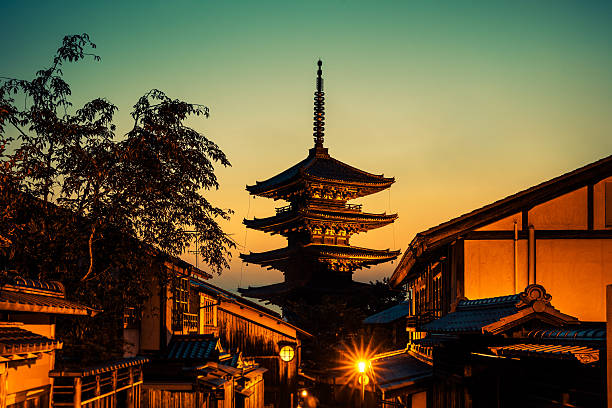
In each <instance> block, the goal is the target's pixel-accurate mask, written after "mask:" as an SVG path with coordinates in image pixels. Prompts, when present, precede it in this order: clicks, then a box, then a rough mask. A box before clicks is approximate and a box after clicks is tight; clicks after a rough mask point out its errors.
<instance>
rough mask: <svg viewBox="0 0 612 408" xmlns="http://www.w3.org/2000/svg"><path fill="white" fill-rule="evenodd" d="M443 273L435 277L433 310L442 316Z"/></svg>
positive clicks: (436, 314)
mask: <svg viewBox="0 0 612 408" xmlns="http://www.w3.org/2000/svg"><path fill="white" fill-rule="evenodd" d="M441 277H442V274H438V275H436V276H434V278H433V310H434V315H435V316H436V317H441V316H442V279H441Z"/></svg>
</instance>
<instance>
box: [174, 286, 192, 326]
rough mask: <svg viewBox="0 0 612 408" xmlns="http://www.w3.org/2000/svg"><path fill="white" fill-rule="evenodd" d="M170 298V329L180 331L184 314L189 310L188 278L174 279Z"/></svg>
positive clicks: (183, 321)
mask: <svg viewBox="0 0 612 408" xmlns="http://www.w3.org/2000/svg"><path fill="white" fill-rule="evenodd" d="M172 298H173V302H172V330H173V331H180V332H182V331H183V325H184V323H185V314H188V312H189V278H178V279H177V280H176V282H175V284H174V288H173V291H172Z"/></svg>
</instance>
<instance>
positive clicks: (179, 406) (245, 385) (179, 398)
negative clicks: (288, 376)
mask: <svg viewBox="0 0 612 408" xmlns="http://www.w3.org/2000/svg"><path fill="white" fill-rule="evenodd" d="M265 371H266V369H265V368H261V367H259V365H258V364H256V363H254V362H253V361H244V360H243V359H242V358H241V353H238V352H236V353H229V352H227V351H225V350H224V349H223V347H222V346H221V343H220V341H219V338H218V337H216V336H214V335H212V334H206V335H194V334H190V335H175V336H173V337H172V340H171V341H170V344H169V345H168V347H167V349H166V351H164V352H163V353H161V354H160V355H158V356H157V357H156V358H154V359H153V361H152V363H151V364H150V365H149V366H148V367H147V372H146V376H147V380H146V383H145V386H144V390H143V396H142V402H143V406H145V407H149V408H170V407H172V408H175V407H176V408H234V407H245V408H246V407H250V408H263V407H264V379H263V373H264V372H265Z"/></svg>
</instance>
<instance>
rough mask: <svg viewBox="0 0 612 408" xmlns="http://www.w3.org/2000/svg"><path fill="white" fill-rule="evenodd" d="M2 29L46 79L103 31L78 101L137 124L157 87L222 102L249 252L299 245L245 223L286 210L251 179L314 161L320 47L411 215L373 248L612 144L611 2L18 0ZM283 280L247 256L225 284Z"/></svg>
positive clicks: (347, 120) (377, 237) (358, 133)
mask: <svg viewBox="0 0 612 408" xmlns="http://www.w3.org/2000/svg"><path fill="white" fill-rule="evenodd" d="M0 22H1V24H0V38H1V40H0V41H1V50H2V53H1V57H0V76H8V77H20V78H31V77H32V76H33V74H34V72H35V71H36V70H38V69H40V68H42V67H45V66H47V65H48V64H49V61H50V59H51V57H52V54H53V52H54V50H55V49H56V48H57V47H58V46H59V43H60V41H61V39H62V37H63V36H64V35H65V34H73V33H82V32H87V33H89V34H90V36H91V37H92V39H93V41H94V42H95V43H96V44H97V45H98V48H97V50H96V52H97V53H98V54H99V55H100V56H101V57H102V61H101V62H100V63H95V62H86V63H79V64H75V65H71V66H68V67H67V68H66V69H65V71H64V72H65V76H66V78H67V80H68V81H69V82H70V83H71V85H72V87H73V93H74V101H75V102H76V103H77V104H78V103H82V102H84V101H86V100H88V99H92V98H95V97H106V98H107V99H109V100H110V101H112V102H113V103H114V104H116V105H117V106H119V108H120V110H119V112H118V116H117V119H118V125H119V129H120V130H126V129H127V126H128V124H129V112H130V107H131V106H132V105H133V104H134V103H135V102H136V100H137V98H138V97H139V96H141V95H142V94H143V93H144V92H146V91H147V90H149V89H151V88H158V89H161V90H163V91H165V92H166V93H168V94H169V95H170V96H171V97H176V98H182V99H184V100H187V101H190V102H197V103H202V104H205V105H207V106H209V107H210V109H211V117H210V119H199V120H197V121H194V122H193V125H194V127H196V128H197V129H199V130H201V131H203V132H204V133H205V134H206V135H207V136H208V137H210V138H211V139H213V140H214V141H215V142H217V143H218V144H219V145H220V146H221V147H222V149H223V150H224V151H225V152H226V154H227V155H228V157H229V159H230V161H231V162H232V164H233V166H232V167H231V168H228V169H220V170H219V173H218V174H219V176H220V181H221V189H220V190H219V191H216V192H211V193H210V194H209V196H210V198H211V200H212V201H214V202H215V204H217V205H219V206H222V207H228V208H231V209H233V210H234V211H235V215H234V217H233V219H232V221H231V222H229V223H226V224H224V227H225V229H226V230H227V232H229V233H231V234H233V237H234V238H235V240H236V241H237V242H238V244H239V245H241V246H243V245H244V244H245V242H246V249H247V250H252V251H262V250H268V249H274V248H277V247H280V246H283V245H284V242H285V241H284V240H283V239H282V238H279V237H276V236H275V237H270V236H267V235H265V234H263V233H259V232H255V231H249V232H248V233H246V234H245V232H246V231H245V228H244V226H243V225H242V224H241V221H242V219H243V218H244V217H246V216H247V215H248V216H249V217H253V216H258V217H263V216H266V215H270V214H272V211H273V208H274V207H275V206H281V205H283V204H284V203H278V202H276V203H274V202H273V201H271V200H265V199H256V200H252V199H249V197H248V194H247V193H246V191H245V190H244V187H245V185H246V184H253V183H254V182H255V181H256V180H263V179H265V178H267V177H269V176H272V175H274V174H276V173H278V172H280V171H282V170H284V169H285V168H287V167H289V166H290V165H293V164H294V163H296V162H297V161H299V160H301V159H302V158H304V157H305V155H306V154H307V149H308V148H310V147H311V145H312V136H311V134H312V131H311V128H312V96H313V91H314V78H315V69H316V67H315V62H316V60H317V59H318V58H319V57H320V58H322V59H323V62H324V65H323V69H324V78H325V91H326V97H327V105H326V107H327V126H326V145H327V147H329V148H330V153H331V154H332V155H333V156H334V157H336V158H338V159H340V160H342V161H345V162H348V163H349V164H351V165H354V166H356V167H359V168H361V169H363V170H367V171H371V172H373V173H384V174H385V175H386V176H394V177H395V178H396V180H397V182H396V184H395V185H394V186H393V187H392V189H391V193H388V192H384V193H379V194H378V195H375V196H372V197H370V198H366V199H363V200H358V201H357V202H358V203H363V204H365V206H364V209H367V210H370V211H373V212H380V211H389V210H391V211H393V212H398V213H399V215H400V219H399V220H398V221H397V222H396V224H395V225H394V226H393V227H391V226H389V227H386V228H383V229H381V230H378V231H373V232H369V233H368V234H363V236H357V237H354V238H353V240H352V242H353V243H354V244H356V245H362V246H370V247H375V248H382V249H384V248H398V249H402V250H405V249H406V247H407V245H408V243H409V241H410V240H411V239H412V238H413V237H414V235H415V234H416V233H417V232H418V231H421V230H423V229H426V228H428V227H430V226H433V225H435V224H438V223H440V222H443V221H445V220H447V219H449V218H452V217H455V216H457V215H460V214H462V213H465V212H467V211H470V210H472V209H474V208H476V207H479V206H482V205H484V204H487V203H489V202H491V201H494V200H497V199H499V198H502V197H504V196H507V195H509V194H512V193H515V192H516V191H518V190H521V189H524V188H527V187H529V186H531V185H534V184H537V183H539V182H541V181H544V180H546V179H549V178H552V177H554V176H557V175H559V174H562V173H564V172H566V171H570V170H573V169H574V168H576V167H579V166H582V165H584V164H587V163H589V162H592V161H595V160H597V159H599V158H602V157H605V156H608V155H610V154H612V137H611V136H612V121H611V118H612V24H611V22H612V3H610V2H606V3H604V2H595V1H589V2H584V1H583V2H580V1H554V2H553V1H512V2H504V3H497V2H493V1H482V2H473V1H472V2H439V1H431V2H409V1H403V2H399V1H398V2H390V1H387V2H385V1H378V2H371V1H368V2H359V1H320V2H315V1H311V2H307V3H306V2H286V1H278V2H235V1H233V2H229V1H228V2H205V1H192V2H182V1H176V2H168V1H164V2H160V1H146V2H118V1H117V2H110V1H108V2H98V3H94V2H89V1H78V2H77V1H74V2H68V1H65V2H60V1H58V2H48V1H44V2H43V1H41V2H31V1H15V2H10V1H5V0H0ZM245 237H246V239H245ZM187 259H191V260H192V261H193V257H192V256H187ZM394 266H395V264H394V265H391V264H388V265H383V266H379V267H376V268H372V269H370V270H365V271H360V272H357V273H356V275H355V278H356V279H357V280H363V281H367V280H372V279H380V278H382V277H383V276H388V275H390V273H391V271H392V270H393V268H394ZM281 279H282V275H281V274H280V273H279V272H275V271H267V270H262V269H260V268H259V267H258V266H255V265H249V266H248V267H247V266H244V265H242V264H241V262H240V260H239V259H238V257H237V254H236V256H234V260H233V261H232V268H231V270H229V271H226V272H225V273H224V274H223V276H221V277H219V278H215V280H214V281H213V283H215V282H216V283H217V284H219V285H221V286H223V287H226V288H228V289H230V290H235V289H236V287H238V285H240V284H241V285H242V286H248V285H259V284H264V283H272V282H276V281H280V280H281Z"/></svg>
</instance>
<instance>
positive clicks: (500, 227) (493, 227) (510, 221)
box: [475, 213, 523, 231]
mask: <svg viewBox="0 0 612 408" xmlns="http://www.w3.org/2000/svg"><path fill="white" fill-rule="evenodd" d="M515 222H516V225H517V227H518V230H519V231H520V230H521V226H522V223H523V215H522V214H521V213H516V214H514V215H511V216H509V217H506V218H502V219H501V220H499V221H495V222H493V223H491V224H488V225H485V226H484V227H481V228H478V229H476V230H475V231H514V223H515Z"/></svg>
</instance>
